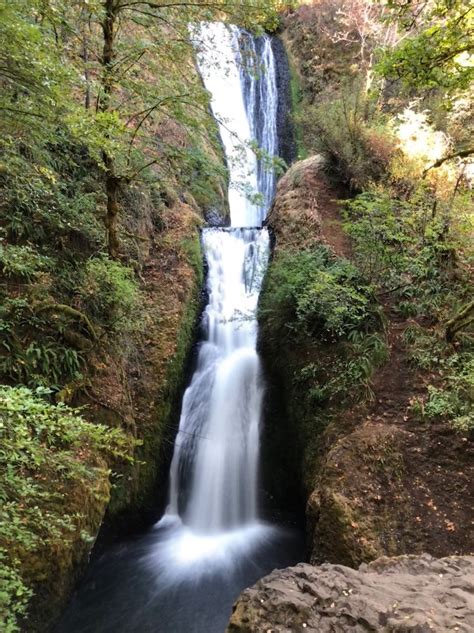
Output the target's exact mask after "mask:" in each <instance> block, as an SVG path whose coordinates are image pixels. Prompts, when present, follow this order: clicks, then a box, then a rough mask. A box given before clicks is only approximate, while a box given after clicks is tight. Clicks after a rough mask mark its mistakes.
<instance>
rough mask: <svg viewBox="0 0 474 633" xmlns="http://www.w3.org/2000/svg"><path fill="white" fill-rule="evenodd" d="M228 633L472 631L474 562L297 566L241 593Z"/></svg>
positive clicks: (420, 559)
mask: <svg viewBox="0 0 474 633" xmlns="http://www.w3.org/2000/svg"><path fill="white" fill-rule="evenodd" d="M227 631H228V633H300V632H301V633H303V631H318V632H320V633H329V632H331V633H334V632H336V631H337V632H338V633H343V632H345V631H348V632H349V631H350V632H351V633H362V632H364V633H365V632H366V631H380V632H384V631H386V632H389V631H390V633H395V632H399V633H402V632H403V633H408V632H411V631H413V632H416V633H425V632H426V633H428V632H431V631H434V632H438V633H447V632H448V631H459V632H460V633H469V632H472V631H474V556H452V557H447V558H439V559H436V558H433V557H431V556H429V555H427V554H423V555H421V556H399V557H396V558H387V557H382V558H379V559H377V560H375V561H374V562H372V563H369V564H362V565H361V566H360V567H359V569H358V570H355V569H351V568H349V567H344V566H343V565H331V564H328V563H327V564H324V565H321V566H318V567H315V566H312V565H307V564H300V565H297V566H296V567H289V568H288V569H283V570H276V571H274V572H272V573H271V574H269V575H268V576H266V577H265V578H263V579H262V580H260V581H259V582H258V583H257V584H256V585H255V586H254V587H251V588H250V589H246V590H245V591H244V592H243V593H242V594H241V596H240V598H239V600H238V601H237V603H236V604H235V606H234V612H233V614H232V618H231V621H230V624H229V627H228V629H227Z"/></svg>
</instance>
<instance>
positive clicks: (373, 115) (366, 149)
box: [295, 81, 395, 189]
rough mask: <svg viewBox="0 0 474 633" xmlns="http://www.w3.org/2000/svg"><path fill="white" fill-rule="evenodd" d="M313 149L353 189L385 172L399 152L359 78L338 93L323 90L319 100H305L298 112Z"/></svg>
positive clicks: (302, 131)
mask: <svg viewBox="0 0 474 633" xmlns="http://www.w3.org/2000/svg"><path fill="white" fill-rule="evenodd" d="M295 122H296V124H297V127H298V129H299V130H300V132H299V134H300V136H301V137H302V138H304V143H305V146H306V147H307V148H308V150H309V151H310V152H318V153H321V154H323V155H324V156H325V157H326V159H327V161H328V164H329V167H330V169H331V172H332V174H333V175H335V176H336V177H337V179H338V181H340V182H343V183H345V184H346V185H348V186H349V187H351V188H353V189H361V188H363V187H365V186H367V185H368V184H369V183H371V182H377V181H379V180H381V178H382V177H383V176H384V175H385V172H386V171H387V169H388V166H389V164H390V161H391V159H392V157H393V155H394V152H395V144H394V140H393V138H392V135H391V133H390V131H389V129H388V127H387V126H386V125H385V123H386V121H385V118H384V117H383V116H382V114H381V113H380V112H379V111H378V110H377V109H376V102H375V101H374V99H373V97H372V96H371V95H369V94H366V92H365V91H364V89H363V87H362V86H361V84H360V83H358V82H354V81H353V82H351V83H350V84H348V85H347V86H345V87H343V88H342V89H341V90H340V91H339V92H338V93H336V94H334V93H333V92H328V94H322V95H321V96H320V97H319V98H318V101H317V103H316V104H314V105H310V104H308V103H304V102H303V103H302V105H301V109H300V111H299V112H297V114H296V116H295Z"/></svg>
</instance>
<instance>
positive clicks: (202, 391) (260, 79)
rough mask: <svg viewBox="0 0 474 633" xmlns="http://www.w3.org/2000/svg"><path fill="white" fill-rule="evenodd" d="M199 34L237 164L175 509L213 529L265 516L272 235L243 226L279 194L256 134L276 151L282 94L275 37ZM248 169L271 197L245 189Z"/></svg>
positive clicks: (212, 239) (210, 29)
mask: <svg viewBox="0 0 474 633" xmlns="http://www.w3.org/2000/svg"><path fill="white" fill-rule="evenodd" d="M197 35H198V38H199V40H198V41H199V44H198V45H199V53H198V64H199V68H200V71H201V74H202V77H203V80H204V84H205V86H206V88H207V89H208V90H209V92H210V93H211V107H212V110H213V113H214V116H215V118H216V120H217V121H218V124H219V128H220V131H221V136H222V141H223V144H224V150H225V154H226V157H227V160H228V164H229V171H230V189H229V205H230V217H231V227H232V228H230V229H207V230H205V231H204V233H203V246H204V252H205V255H206V260H207V263H208V269H209V273H208V278H207V289H208V294H209V302H208V305H207V307H206V310H205V315H204V320H205V328H206V335H205V337H204V341H203V342H202V344H201V347H200V351H199V357H198V364H197V369H196V371H195V373H194V376H193V378H192V381H191V384H190V386H189V387H188V389H187V391H186V393H185V395H184V399H183V408H182V415H181V421H180V426H179V434H178V442H177V445H176V448H175V452H174V456H173V462H172V466H171V491H170V505H169V508H168V515H171V516H175V517H180V518H181V519H182V521H183V522H184V524H185V525H187V526H188V527H189V528H191V529H192V530H193V531H194V532H196V533H198V534H201V535H203V536H205V537H208V536H209V535H214V534H218V533H220V532H223V531H227V530H231V529H232V530H235V529H236V528H239V527H241V526H242V527H246V526H248V525H249V524H251V523H255V522H257V519H258V514H257V488H258V453H259V450H258V448H259V425H260V417H261V405H262V396H263V385H262V380H261V375H260V363H259V358H258V355H257V352H256V334H257V330H256V309H257V302H258V295H259V292H260V288H261V282H262V276H263V273H264V270H265V267H266V264H267V261H268V253H269V238H268V233H267V230H266V229H262V228H242V227H258V226H260V225H261V223H262V220H263V219H264V217H265V212H266V208H268V201H269V200H270V199H271V197H272V195H273V188H274V180H273V178H272V177H271V176H269V175H268V170H265V169H264V165H262V164H261V163H262V161H261V160H260V161H258V160H257V158H256V156H255V154H254V153H253V152H252V151H250V150H249V149H248V147H247V143H248V142H249V141H250V140H252V139H256V140H257V141H259V142H260V143H261V144H262V146H263V148H264V149H265V150H266V151H267V152H268V153H269V154H270V153H274V152H275V151H276V149H277V146H276V144H277V134H276V107H277V95H276V82H275V72H274V62H273V54H272V49H271V46H270V43H269V38H268V37H266V36H264V37H262V38H259V39H258V40H256V39H255V38H253V37H251V36H250V35H249V34H246V33H243V32H242V31H241V30H240V29H238V28H237V27H234V26H230V27H227V26H225V25H224V24H222V23H210V24H209V23H208V24H203V25H201V26H200V28H199V31H198V33H197ZM259 53H261V54H259ZM267 106H268V107H267ZM236 131H237V133H236ZM259 163H260V164H259ZM249 169H250V172H249V171H248V170H249ZM248 176H250V178H251V183H252V184H253V186H254V188H255V189H256V193H261V194H263V196H262V197H263V204H262V201H259V202H260V205H258V204H256V203H255V202H252V201H251V200H249V199H248V197H246V196H245V194H244V192H243V191H242V180H243V179H244V178H246V177H248ZM265 201H266V202H265ZM234 227H235V228H234Z"/></svg>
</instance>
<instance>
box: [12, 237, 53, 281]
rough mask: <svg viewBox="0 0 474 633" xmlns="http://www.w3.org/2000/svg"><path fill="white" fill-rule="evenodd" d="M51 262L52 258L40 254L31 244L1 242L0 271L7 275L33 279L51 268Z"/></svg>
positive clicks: (28, 279)
mask: <svg viewBox="0 0 474 633" xmlns="http://www.w3.org/2000/svg"><path fill="white" fill-rule="evenodd" d="M51 264H52V262H51V259H50V258H48V257H45V256H44V255H43V256H42V255H40V254H39V253H38V252H37V251H35V249H34V248H33V247H31V246H28V245H25V246H15V245H13V244H11V245H4V244H2V243H0V271H1V272H3V274H4V275H6V276H7V277H17V278H21V279H25V280H27V281H31V280H32V279H34V278H35V277H37V276H38V275H39V274H40V273H41V272H43V271H45V270H48V269H50V268H51Z"/></svg>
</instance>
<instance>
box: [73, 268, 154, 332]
mask: <svg viewBox="0 0 474 633" xmlns="http://www.w3.org/2000/svg"><path fill="white" fill-rule="evenodd" d="M79 296H80V300H81V304H82V307H83V309H84V311H85V312H87V313H88V314H89V315H90V316H91V317H92V319H93V320H94V321H96V322H97V323H99V324H100V325H101V326H102V327H104V328H105V329H106V330H110V331H116V332H119V331H121V332H124V333H126V332H130V331H132V330H137V329H138V330H140V329H141V327H142V325H141V302H140V291H139V289H138V284H137V282H136V281H135V276H134V273H133V271H132V270H131V269H130V268H127V267H126V266H124V265H123V264H121V263H120V262H118V261H114V260H112V259H109V258H108V257H106V256H103V257H95V258H92V259H90V260H89V261H88V262H87V264H86V266H85V273H84V278H83V281H82V284H81V286H80V288H79Z"/></svg>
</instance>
